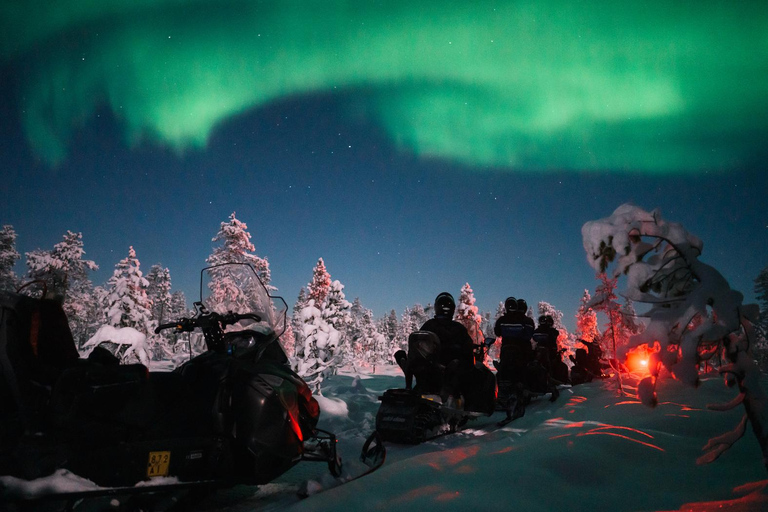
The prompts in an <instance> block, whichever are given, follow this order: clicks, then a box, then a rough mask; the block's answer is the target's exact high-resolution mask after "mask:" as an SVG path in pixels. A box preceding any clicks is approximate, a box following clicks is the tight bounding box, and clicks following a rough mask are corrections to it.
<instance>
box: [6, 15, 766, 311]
mask: <svg viewBox="0 0 768 512" xmlns="http://www.w3.org/2000/svg"><path fill="white" fill-rule="evenodd" d="M766 162H768V4H767V3H766V2H765V1H764V0H761V1H740V2H733V1H721V2H712V1H697V2H687V1H680V2H661V1H651V2H649V1H642V2H641V1H635V2H611V1H604V2H572V1H545V0H532V1H527V2H525V1H522V2H521V1H518V2H502V1H495V2H494V1H490V2H484V1H473V2H466V1H460V2H454V1H441V2H432V1H420V2H414V1H413V0H408V1H356V2H341V1H331V0H326V1H324V2H320V1H317V2H314V1H312V2H284V1H283V2H280V1H245V0H241V1H234V0H217V1H213V0H186V1H183V0H132V1H122V2H119V1H106V0H100V1H97V0H80V1H75V0H69V1H58V2H50V1H47V0H46V1H43V0H28V1H23V2H22V1H13V2H4V3H2V5H0V166H2V167H1V168H2V174H3V179H2V189H1V190H2V196H3V201H2V204H0V223H2V224H12V225H13V226H14V228H15V230H16V232H17V233H18V240H17V244H18V246H17V248H18V250H19V252H21V253H23V252H26V251H31V250H34V249H37V248H41V249H51V248H52V247H53V245H54V244H55V243H58V242H59V241H61V239H62V236H63V234H64V233H65V232H66V231H67V230H72V231H76V232H78V231H79V232H82V233H83V240H84V243H85V250H86V252H87V255H86V256H87V257H88V258H90V259H93V260H95V261H96V263H97V264H99V265H100V267H101V269H100V270H99V271H98V272H96V273H94V274H93V275H92V278H93V281H94V283H96V284H102V283H103V282H104V281H105V280H106V279H107V278H108V277H109V276H110V275H111V273H112V270H113V268H114V265H115V264H116V263H117V262H118V261H119V260H120V259H122V258H124V257H125V256H126V255H127V253H128V246H130V245H132V246H134V248H135V249H136V252H137V255H138V257H139V259H140V261H141V263H142V268H143V269H144V270H145V271H147V270H148V269H149V267H150V266H151V265H152V264H154V263H161V264H162V265H164V266H167V267H169V268H170V271H171V277H172V280H173V284H174V288H175V289H182V290H184V291H185V292H186V293H187V295H188V297H189V298H192V297H191V296H192V294H193V291H194V290H195V284H196V282H197V279H198V271H199V269H200V268H201V267H202V266H203V265H204V260H205V258H206V257H207V256H208V255H209V254H210V252H211V249H212V243H211V238H212V237H213V236H214V235H215V234H216V232H217V230H218V227H219V224H220V223H221V222H222V221H225V220H227V218H228V216H229V214H230V213H232V212H233V211H235V212H236V214H237V217H238V218H239V219H240V220H241V221H243V222H245V223H246V224H248V228H249V231H250V232H251V234H252V235H253V242H254V244H255V245H256V252H257V254H259V255H260V256H266V257H267V258H268V259H269V262H270V266H271V270H272V280H273V281H272V284H273V285H275V286H276V287H277V288H278V290H279V292H280V293H281V294H282V295H284V296H285V298H286V300H287V302H288V303H289V304H293V302H294V301H295V300H296V296H297V295H298V292H299V288H300V287H301V286H303V285H305V284H306V283H307V282H308V281H309V280H310V279H311V276H312V267H313V266H314V264H315V262H316V261H317V259H318V257H322V258H323V259H324V260H325V263H326V266H327V268H328V271H329V272H330V273H331V276H332V278H333V279H339V280H340V281H341V282H342V283H343V284H344V285H345V286H346V289H345V292H346V293H347V298H348V299H349V300H352V299H353V298H354V297H360V299H361V301H362V303H363V305H364V306H366V307H369V308H372V309H373V310H374V313H375V314H376V315H377V316H380V315H383V314H385V313H386V312H388V311H389V310H390V309H395V310H396V311H397V312H398V314H399V313H401V312H402V310H403V308H404V307H405V306H408V305H412V304H414V303H417V302H418V303H422V304H426V303H428V302H431V301H432V300H433V299H434V297H435V296H436V295H437V294H438V293H439V292H442V291H450V292H452V293H453V294H454V296H455V297H457V298H458V295H459V290H460V288H461V286H462V285H463V284H464V283H465V282H469V283H470V285H471V286H472V288H473V289H474V292H475V296H476V298H477V300H478V305H479V306H480V307H481V309H483V310H487V311H495V309H496V306H497V304H498V302H499V301H502V300H504V298H506V297H507V296H509V295H515V296H517V297H524V298H526V299H527V300H528V302H529V304H531V305H535V304H536V302H538V301H540V300H546V301H548V302H551V303H552V304H553V305H554V306H555V307H557V308H558V309H560V310H562V311H563V312H564V314H565V320H566V325H569V326H572V324H573V320H572V318H573V314H574V313H575V311H576V308H577V307H578V303H579V299H580V297H581V295H582V293H583V290H584V289H585V288H588V289H590V290H593V289H594V287H595V285H596V283H597V282H596V281H595V278H594V273H593V271H592V269H591V268H590V266H589V265H588V264H587V261H586V255H585V253H584V249H583V248H582V244H581V226H582V225H583V224H584V223H585V222H586V221H589V220H593V219H596V218H600V217H605V216H608V215H610V213H611V212H612V211H613V210H614V209H615V208H616V207H617V206H619V205H620V204H622V203H624V202H634V203H635V204H637V205H638V206H641V207H643V208H645V209H649V210H650V209H653V208H659V209H660V210H661V212H662V215H663V217H664V218H666V219H668V220H672V221H676V222H680V223H682V224H683V225H684V226H686V228H688V230H689V231H691V232H693V233H694V234H696V235H697V236H699V237H700V238H701V239H703V240H704V253H703V256H702V260H704V261H705V262H707V263H710V264H712V265H714V266H715V267H716V268H718V269H719V270H720V271H721V272H722V273H723V274H724V275H725V276H726V278H728V279H729V281H730V282H731V285H732V286H733V287H734V288H736V289H738V290H740V291H742V292H743V293H744V294H745V296H746V297H747V299H748V300H750V301H754V292H753V280H754V278H755V277H757V274H758V273H759V271H760V270H761V269H762V268H764V267H765V266H766V265H768V203H767V202H766V198H767V197H768V176H767V174H768V173H766V167H767V165H766ZM17 271H18V272H23V271H24V266H23V260H22V262H21V263H20V265H19V267H18V268H17Z"/></svg>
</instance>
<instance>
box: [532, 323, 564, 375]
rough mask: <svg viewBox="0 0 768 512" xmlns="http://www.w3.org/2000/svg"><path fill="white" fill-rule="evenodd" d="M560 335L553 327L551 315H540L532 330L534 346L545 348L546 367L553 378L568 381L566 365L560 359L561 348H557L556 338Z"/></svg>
mask: <svg viewBox="0 0 768 512" xmlns="http://www.w3.org/2000/svg"><path fill="white" fill-rule="evenodd" d="M559 337H560V331H559V330H557V329H556V328H555V320H554V318H552V315H541V316H540V317H539V326H538V327H537V328H536V330H535V331H534V332H533V339H534V340H535V341H536V348H537V349H538V348H539V347H543V348H544V349H546V353H547V358H546V365H545V366H546V367H547V369H548V370H549V372H550V375H551V377H552V378H553V379H555V380H557V381H558V382H561V383H567V382H568V366H567V365H566V364H565V363H564V362H563V361H562V359H561V357H560V354H561V353H562V351H561V350H558V348H557V339H558V338H559Z"/></svg>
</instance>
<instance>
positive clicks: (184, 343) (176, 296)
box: [165, 290, 192, 354]
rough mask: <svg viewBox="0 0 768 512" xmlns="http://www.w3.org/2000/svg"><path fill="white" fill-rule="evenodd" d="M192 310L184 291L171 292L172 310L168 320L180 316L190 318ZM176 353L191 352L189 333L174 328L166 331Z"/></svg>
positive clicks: (173, 319)
mask: <svg viewBox="0 0 768 512" xmlns="http://www.w3.org/2000/svg"><path fill="white" fill-rule="evenodd" d="M191 316H192V312H191V311H190V310H189V306H188V305H187V297H186V295H184V292H183V291H181V290H177V291H175V292H173V293H172V294H171V304H170V311H169V313H168V316H167V317H166V318H167V319H168V320H167V321H175V320H178V319H180V318H189V317H191ZM165 332H166V333H168V334H167V336H168V340H169V343H170V346H171V349H172V350H173V353H174V354H178V353H187V354H188V353H189V333H188V332H183V333H176V332H174V330H167V331H165Z"/></svg>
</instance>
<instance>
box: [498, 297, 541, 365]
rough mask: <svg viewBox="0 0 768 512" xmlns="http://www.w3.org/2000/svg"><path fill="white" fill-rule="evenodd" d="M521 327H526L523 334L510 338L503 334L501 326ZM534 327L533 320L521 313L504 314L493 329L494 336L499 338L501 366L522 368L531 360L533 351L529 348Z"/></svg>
mask: <svg viewBox="0 0 768 512" xmlns="http://www.w3.org/2000/svg"><path fill="white" fill-rule="evenodd" d="M505 324H506V325H523V326H525V327H527V329H526V330H525V332H524V333H521V334H520V335H519V336H515V337H510V336H509V335H507V334H506V333H505V332H504V329H503V328H502V326H503V325H505ZM535 327H536V325H535V323H534V322H533V318H531V317H529V316H528V315H526V314H525V313H523V312H522V311H513V312H511V313H505V314H503V315H502V316H501V317H499V319H498V320H496V324H495V325H494V327H493V332H494V333H495V334H496V336H501V354H500V361H501V364H502V365H503V366H506V367H510V366H514V367H518V368H521V367H524V366H525V365H526V364H528V363H529V362H530V361H532V360H533V349H532V348H531V336H532V335H533V331H534V328H535Z"/></svg>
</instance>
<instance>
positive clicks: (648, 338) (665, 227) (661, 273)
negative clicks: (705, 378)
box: [581, 204, 768, 469]
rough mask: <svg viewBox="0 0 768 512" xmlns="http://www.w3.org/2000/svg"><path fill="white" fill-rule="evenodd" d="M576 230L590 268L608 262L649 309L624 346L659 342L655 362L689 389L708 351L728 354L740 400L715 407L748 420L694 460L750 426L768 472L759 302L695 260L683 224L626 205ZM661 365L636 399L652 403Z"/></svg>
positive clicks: (697, 248) (721, 448)
mask: <svg viewBox="0 0 768 512" xmlns="http://www.w3.org/2000/svg"><path fill="white" fill-rule="evenodd" d="M581 231H582V239H583V243H584V249H585V251H586V253H587V259H588V261H589V263H590V265H592V267H593V268H595V269H596V270H598V271H599V272H605V271H606V270H607V269H608V267H609V266H610V265H612V264H613V265H614V270H613V275H614V276H620V275H621V274H626V276H627V277H626V285H627V286H626V290H625V291H624V293H623V295H625V296H626V297H628V298H630V299H632V300H634V301H635V302H639V303H644V304H649V305H650V308H649V310H648V311H647V312H646V313H645V315H644V316H646V317H648V324H647V325H646V327H645V330H643V332H641V333H639V334H637V335H635V336H633V337H632V338H631V340H630V344H629V347H634V346H639V345H642V344H648V345H649V346H654V345H656V344H657V343H658V348H659V351H658V352H656V358H658V360H659V361H658V363H660V364H663V365H664V366H665V367H666V368H667V369H669V370H670V371H671V372H672V374H673V375H674V376H675V378H677V379H680V380H681V381H683V382H686V383H688V384H690V385H696V384H697V383H698V379H699V375H698V368H699V363H700V361H701V360H702V357H705V356H706V355H707V354H712V353H714V352H715V351H711V350H710V349H711V347H712V346H715V347H719V348H721V349H722V350H724V351H725V353H726V357H727V358H728V361H729V364H728V365H726V366H723V367H721V368H720V372H721V373H722V374H723V375H725V378H726V383H727V384H728V385H731V386H733V385H735V386H738V390H739V395H738V396H737V397H736V398H734V400H732V401H731V402H730V403H729V404H725V405H721V406H712V407H713V408H715V409H720V410H724V409H732V408H734V407H736V406H738V405H742V406H743V407H744V410H745V416H744V419H743V420H742V421H741V422H740V424H739V425H738V426H737V427H736V429H735V430H734V431H733V432H729V433H727V434H725V435H723V436H720V437H717V438H714V439H711V440H710V442H709V443H708V444H707V445H706V446H705V447H704V450H705V452H706V453H705V454H704V455H703V456H702V457H700V458H699V462H700V463H705V462H711V461H713V460H715V459H716V458H717V457H718V456H719V455H720V454H722V453H723V452H725V451H726V450H727V449H728V448H730V447H731V446H732V445H733V443H735V442H736V441H737V440H738V439H740V438H741V437H742V436H743V434H744V432H745V430H746V425H747V423H748V422H749V423H750V424H751V425H752V431H753V432H754V434H755V437H756V438H757V440H758V443H759V445H760V448H761V451H762V456H763V463H764V465H765V466H766V469H768V397H767V396H766V394H765V392H764V391H763V389H762V387H761V386H760V382H759V379H760V371H759V369H758V368H757V365H756V364H755V362H754V358H753V356H752V345H753V343H754V340H755V334H754V329H753V328H752V323H753V322H755V321H756V320H757V317H758V312H759V308H758V307H757V305H755V304H751V305H744V304H742V302H743V295H742V294H741V293H739V292H737V291H735V290H733V289H731V287H730V286H729V284H728V282H727V281H726V279H725V278H724V277H723V276H722V275H721V274H720V272H718V271H717V270H716V269H714V268H713V267H711V266H710V265H707V264H705V263H703V262H701V261H699V256H700V255H701V252H702V248H703V244H702V242H701V240H700V239H699V238H697V237H696V236H694V235H692V234H691V233H689V232H688V231H687V230H686V229H685V228H684V227H683V226H682V225H680V224H678V223H673V222H667V221H665V220H663V219H662V218H661V213H660V212H659V211H658V210H654V211H653V212H650V213H649V212H646V211H645V210H642V209H641V208H638V207H636V206H634V205H630V204H624V205H621V206H619V207H618V208H617V209H616V210H615V211H614V212H613V214H612V215H611V216H610V217H607V218H604V219H600V220H595V221H590V222H587V223H586V224H584V226H583V227H582V230H581ZM629 347H628V348H629ZM658 363H657V364H652V365H650V366H651V369H652V371H653V373H652V375H651V376H650V377H647V378H645V379H643V380H642V381H641V382H640V384H639V386H638V394H639V396H640V398H641V400H642V401H643V402H644V403H646V404H649V405H655V404H656V403H657V398H656V379H657V378H658V370H659V364H658Z"/></svg>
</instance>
